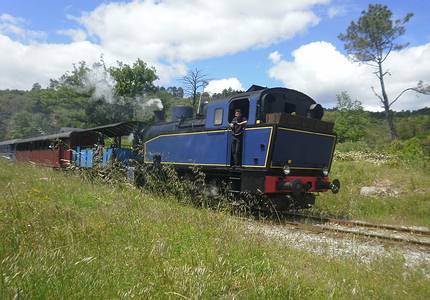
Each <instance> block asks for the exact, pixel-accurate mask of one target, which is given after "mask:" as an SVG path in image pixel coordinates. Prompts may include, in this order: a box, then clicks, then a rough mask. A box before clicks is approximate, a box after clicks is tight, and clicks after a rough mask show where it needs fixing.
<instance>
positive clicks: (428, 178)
mask: <svg viewBox="0 0 430 300" xmlns="http://www.w3.org/2000/svg"><path fill="white" fill-rule="evenodd" d="M330 176H331V177H332V178H339V179H340V182H341V185H342V187H341V190H340V192H339V194H337V195H333V194H331V193H325V194H323V195H321V196H320V197H318V198H317V201H316V205H315V206H314V208H313V209H312V210H313V211H314V212H316V213H319V214H326V215H331V216H336V217H339V216H340V217H347V218H353V219H362V220H368V221H372V222H384V223H392V224H404V225H420V226H430V218H429V216H430V189H429V187H430V172H428V170H424V169H418V168H412V167H407V166H403V167H399V166H390V165H379V166H378V165H375V164H372V163H369V162H357V161H335V162H334V164H333V168H332V172H331V175H330ZM378 183H382V185H385V186H387V185H388V186H390V187H391V188H392V189H397V190H398V191H399V192H400V193H399V195H397V196H391V197H390V196H385V197H373V196H361V195H360V189H361V187H363V186H373V185H375V184H378Z"/></svg>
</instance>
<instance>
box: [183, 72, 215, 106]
mask: <svg viewBox="0 0 430 300" xmlns="http://www.w3.org/2000/svg"><path fill="white" fill-rule="evenodd" d="M208 81H209V79H208V77H207V75H206V74H204V73H203V72H202V70H199V69H194V70H192V71H190V72H188V74H187V75H186V76H184V77H183V78H182V82H183V83H184V91H185V93H186V94H187V95H189V96H191V97H192V98H193V109H194V108H195V105H196V102H197V93H198V91H199V90H200V89H204V88H205V86H206V85H207V84H208Z"/></svg>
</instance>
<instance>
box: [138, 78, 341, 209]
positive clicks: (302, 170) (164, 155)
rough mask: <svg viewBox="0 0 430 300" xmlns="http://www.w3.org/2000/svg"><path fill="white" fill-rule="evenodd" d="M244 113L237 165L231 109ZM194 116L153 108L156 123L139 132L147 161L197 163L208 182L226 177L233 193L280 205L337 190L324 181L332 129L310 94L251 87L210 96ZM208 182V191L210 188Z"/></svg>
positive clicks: (303, 203) (180, 165)
mask: <svg viewBox="0 0 430 300" xmlns="http://www.w3.org/2000/svg"><path fill="white" fill-rule="evenodd" d="M237 110H240V111H241V112H242V114H243V116H244V117H245V118H246V119H247V124H246V128H245V129H244V132H243V136H242V138H241V139H242V142H241V146H242V151H241V165H240V166H235V165H234V158H233V149H232V139H233V136H232V130H231V128H230V126H229V125H230V123H231V122H232V120H233V118H234V112H235V111H237ZM203 111H204V113H203V114H201V115H200V116H199V115H197V117H196V118H193V117H192V113H193V110H192V109H191V107H174V108H173V110H172V115H173V117H172V121H170V122H166V121H165V120H164V118H163V113H162V112H158V113H157V116H158V117H157V118H156V119H157V122H156V124H154V125H152V126H151V127H149V128H147V129H146V130H144V131H143V133H142V139H143V144H144V161H145V163H148V164H151V163H160V164H166V165H172V166H174V167H175V168H176V169H177V170H178V171H179V172H187V170H189V169H190V167H191V166H198V167H200V168H201V169H202V170H203V171H204V172H205V174H206V177H207V179H208V182H209V183H210V184H213V185H214V186H213V188H215V190H216V188H217V187H218V186H217V185H219V183H228V184H229V186H230V188H231V189H232V190H233V191H237V192H248V193H251V194H260V195H265V196H266V197H268V198H269V199H270V200H271V202H272V203H275V204H276V205H277V206H278V207H283V206H284V205H291V204H292V203H293V204H294V205H295V206H296V207H297V206H299V207H308V206H309V205H312V204H313V203H314V201H315V196H314V194H315V193H317V192H325V191H328V190H331V191H332V192H334V193H337V192H338V190H339V188H340V183H339V181H338V180H333V181H332V182H331V181H330V180H329V177H328V174H329V172H330V168H331V164H332V159H333V153H334V149H335V144H336V135H335V134H334V133H333V124H332V123H329V122H324V121H321V118H322V116H323V113H324V112H323V108H322V107H321V105H320V104H317V103H316V102H315V101H314V100H313V99H311V98H310V97H309V96H307V95H305V94H303V93H301V92H298V91H296V90H292V89H287V88H263V87H260V86H255V85H254V86H252V87H251V88H250V89H248V91H247V92H245V93H240V94H237V95H234V96H232V97H230V98H227V99H223V100H218V101H212V102H210V103H207V105H205V107H204V108H203ZM213 188H212V190H214V189H213Z"/></svg>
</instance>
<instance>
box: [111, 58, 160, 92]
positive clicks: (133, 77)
mask: <svg viewBox="0 0 430 300" xmlns="http://www.w3.org/2000/svg"><path fill="white" fill-rule="evenodd" d="M109 72H110V74H111V75H112V77H113V78H114V79H115V81H116V84H115V94H116V95H117V96H124V97H136V96H141V95H143V94H144V93H147V92H153V91H155V85H154V81H155V80H157V79H158V76H157V74H156V70H155V68H153V67H148V66H147V64H146V63H145V62H144V61H143V60H141V59H140V58H139V59H138V60H137V61H136V62H134V63H133V65H132V66H130V65H127V64H124V63H122V62H118V66H116V67H110V68H109Z"/></svg>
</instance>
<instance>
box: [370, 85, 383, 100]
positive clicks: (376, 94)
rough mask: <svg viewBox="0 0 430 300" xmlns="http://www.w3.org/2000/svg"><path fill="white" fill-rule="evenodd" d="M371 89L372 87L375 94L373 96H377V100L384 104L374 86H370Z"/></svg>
mask: <svg viewBox="0 0 430 300" xmlns="http://www.w3.org/2000/svg"><path fill="white" fill-rule="evenodd" d="M371 89H372V91H373V93H374V94H375V96H376V97H378V98H379V100H380V101H381V102H382V104H384V99H382V97H381V96H380V95H379V94H378V93H377V92H376V90H375V88H374V87H373V86H372V87H371Z"/></svg>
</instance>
